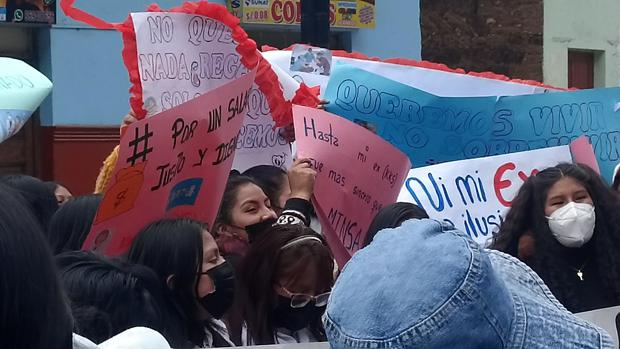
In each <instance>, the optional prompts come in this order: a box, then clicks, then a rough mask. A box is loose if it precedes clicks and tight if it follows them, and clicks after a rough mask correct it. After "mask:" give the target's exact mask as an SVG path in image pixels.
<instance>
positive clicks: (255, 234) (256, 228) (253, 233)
mask: <svg viewBox="0 0 620 349" xmlns="http://www.w3.org/2000/svg"><path fill="white" fill-rule="evenodd" d="M277 221H278V220H277V219H275V218H270V219H267V220H264V221H262V222H258V223H256V224H252V225H248V226H246V227H245V232H246V233H247V234H248V241H249V242H250V243H253V242H254V241H256V240H257V239H258V238H259V237H260V236H261V235H263V233H264V232H265V231H266V230H267V229H269V228H271V227H272V226H273V225H274V224H276V222H277Z"/></svg>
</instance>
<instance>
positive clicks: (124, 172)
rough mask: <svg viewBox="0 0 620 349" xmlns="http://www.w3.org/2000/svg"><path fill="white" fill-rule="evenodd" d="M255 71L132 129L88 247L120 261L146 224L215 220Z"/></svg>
mask: <svg viewBox="0 0 620 349" xmlns="http://www.w3.org/2000/svg"><path fill="white" fill-rule="evenodd" d="M253 81H254V71H251V72H250V73H248V74H245V75H243V76H242V77H240V78H239V79H237V80H235V81H233V82H231V83H229V84H226V85H224V86H222V87H219V88H217V89H215V90H213V91H211V92H209V93H206V94H203V95H201V96H200V97H198V98H195V99H192V100H191V101H189V102H186V103H183V104H181V105H179V106H177V107H174V108H172V109H169V110H167V111H165V112H163V113H161V114H160V115H157V116H156V117H153V118H147V119H143V120H140V121H138V122H135V123H133V124H131V125H130V126H129V127H128V129H127V131H126V132H125V134H124V136H123V137H122V138H121V142H120V151H119V156H118V158H119V160H118V161H117V163H116V167H115V169H114V171H113V175H112V180H111V181H110V184H109V185H108V188H107V189H106V191H105V195H104V197H103V200H102V202H101V204H100V206H99V210H98V211H97V215H96V217H95V221H94V222H93V227H92V229H91V231H90V234H89V235H88V238H87V239H86V241H85V243H84V246H83V248H84V249H85V250H96V251H98V252H102V253H104V254H106V255H111V256H116V255H119V254H122V253H123V252H125V251H126V250H127V249H128V248H129V246H130V245H131V242H132V241H133V238H134V237H135V235H136V234H137V233H138V232H139V230H140V229H142V228H143V227H144V226H145V225H147V224H148V223H150V222H152V221H154V220H157V219H160V218H164V217H170V218H174V217H190V218H193V219H196V220H199V221H202V222H206V223H209V224H210V225H211V226H212V224H213V222H214V220H215V217H216V215H217V211H218V209H219V205H220V200H221V198H222V194H223V191H224V187H225V184H226V180H227V178H228V174H229V172H230V169H231V165H232V161H233V156H234V154H235V150H236V145H237V137H238V134H239V129H240V127H241V124H242V123H243V117H244V115H245V113H246V112H247V107H248V98H249V94H250V91H251V88H252V82H253Z"/></svg>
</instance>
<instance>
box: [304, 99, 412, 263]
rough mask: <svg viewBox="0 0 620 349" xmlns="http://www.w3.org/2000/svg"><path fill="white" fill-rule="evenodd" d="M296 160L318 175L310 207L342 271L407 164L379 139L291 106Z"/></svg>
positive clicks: (351, 125)
mask: <svg viewBox="0 0 620 349" xmlns="http://www.w3.org/2000/svg"><path fill="white" fill-rule="evenodd" d="M293 119H294V124H295V139H296V144H297V155H298V157H301V158H310V159H312V166H313V168H314V169H315V170H316V171H317V179H316V184H315V187H314V198H315V207H316V210H317V214H318V217H319V220H320V222H321V226H322V228H323V232H324V233H325V236H326V238H327V242H328V243H329V245H330V248H331V249H332V252H333V253H334V255H335V257H336V260H337V261H338V264H339V265H340V266H341V267H343V266H344V264H345V263H346V262H347V261H348V260H349V258H350V257H351V255H352V254H353V253H354V252H355V251H357V250H358V249H359V248H360V247H361V244H362V243H363V242H364V239H365V237H366V233H367V230H368V227H369V225H370V222H371V221H372V219H373V217H374V216H375V214H376V213H377V212H378V211H379V210H380V209H381V208H382V207H383V205H386V204H390V203H392V202H394V201H395V199H396V197H397V195H398V192H399V190H400V188H401V186H402V183H403V181H404V179H405V176H406V175H407V172H408V170H409V168H410V167H411V163H410V162H409V160H408V159H407V156H406V155H405V154H403V153H402V152H400V151H399V150H398V149H396V148H394V147H393V146H391V145H390V144H389V143H387V142H386V141H384V140H383V139H381V138H380V137H378V136H376V135H374V134H372V133H371V132H369V131H368V130H365V129H364V128H362V127H359V126H358V125H355V124H354V123H352V122H350V121H348V120H346V119H343V118H341V117H338V116H335V115H332V114H330V113H327V112H325V111H322V110H318V109H314V108H307V107H301V106H294V107H293Z"/></svg>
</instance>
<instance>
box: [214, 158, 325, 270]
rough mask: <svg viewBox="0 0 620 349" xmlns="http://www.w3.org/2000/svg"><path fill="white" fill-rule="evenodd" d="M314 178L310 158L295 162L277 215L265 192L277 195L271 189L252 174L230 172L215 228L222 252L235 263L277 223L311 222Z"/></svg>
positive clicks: (314, 172)
mask: <svg viewBox="0 0 620 349" xmlns="http://www.w3.org/2000/svg"><path fill="white" fill-rule="evenodd" d="M315 177H316V171H314V170H313V169H312V167H311V164H310V161H309V160H307V159H300V160H297V161H295V164H294V165H293V168H291V170H290V171H289V174H288V181H287V185H289V186H290V190H289V191H287V192H286V204H285V205H284V207H283V208H281V209H278V211H280V212H279V216H278V215H276V212H275V211H274V209H273V204H274V202H273V201H272V200H271V199H270V197H269V196H268V195H267V194H266V193H270V194H271V195H272V198H273V197H274V196H273V193H272V192H271V190H270V189H264V188H267V187H265V186H264V184H263V186H261V184H260V183H261V182H258V181H257V180H255V179H254V178H252V177H248V176H245V175H239V174H238V173H231V175H230V177H229V179H228V182H227V184H226V189H225V190H224V196H223V198H222V202H221V204H220V210H219V212H218V216H217V219H216V222H215V228H214V229H213V231H214V235H215V236H216V240H217V244H218V246H219V248H220V252H221V253H222V255H224V256H225V257H226V259H229V260H231V261H232V263H233V264H235V265H236V264H237V263H235V261H239V260H240V258H241V257H242V256H244V255H245V252H246V251H247V249H248V247H249V245H250V243H251V242H252V241H254V240H255V239H257V237H258V236H259V235H261V234H262V233H264V232H265V231H266V230H267V229H268V228H270V227H271V226H273V225H274V224H302V225H305V226H308V225H310V215H311V212H312V204H311V203H310V198H311V197H312V194H313V191H314V180H315ZM265 190H266V191H265ZM278 200H279V199H278ZM278 202H280V201H278ZM276 205H281V203H278V204H276Z"/></svg>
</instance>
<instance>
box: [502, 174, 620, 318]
mask: <svg viewBox="0 0 620 349" xmlns="http://www.w3.org/2000/svg"><path fill="white" fill-rule="evenodd" d="M491 248H494V249H498V250H500V251H503V252H506V253H508V254H511V255H513V256H515V257H518V258H520V259H521V260H523V261H524V262H525V263H527V264H528V265H529V266H530V267H532V269H534V271H536V272H537V273H538V274H539V275H540V277H541V278H542V279H543V280H544V281H545V283H546V284H547V285H548V286H549V288H550V289H551V291H552V292H553V294H554V295H555V296H556V297H557V298H558V300H560V302H562V304H563V305H564V306H565V307H566V308H567V309H568V310H570V311H572V312H575V313H578V312H583V311H588V310H592V309H599V308H605V307H610V306H615V305H619V304H620V201H619V199H618V197H617V196H616V195H614V193H613V192H612V191H611V190H610V189H609V187H608V186H607V185H606V184H605V183H604V182H603V180H602V179H601V177H600V176H599V175H598V174H597V173H595V172H594V171H593V170H591V169H590V168H589V167H586V166H582V165H576V164H560V165H557V166H555V167H550V168H547V169H545V170H544V171H541V172H540V173H538V174H537V175H535V176H532V177H530V178H529V179H528V180H527V181H526V182H525V183H524V184H523V186H522V187H521V189H520V190H519V193H518V194H517V196H516V197H515V199H514V200H513V202H512V207H511V209H510V211H509V212H508V214H507V216H506V220H505V221H504V223H503V225H502V226H501V228H500V231H499V233H498V234H497V235H496V236H495V238H494V241H493V244H492V246H491Z"/></svg>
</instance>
